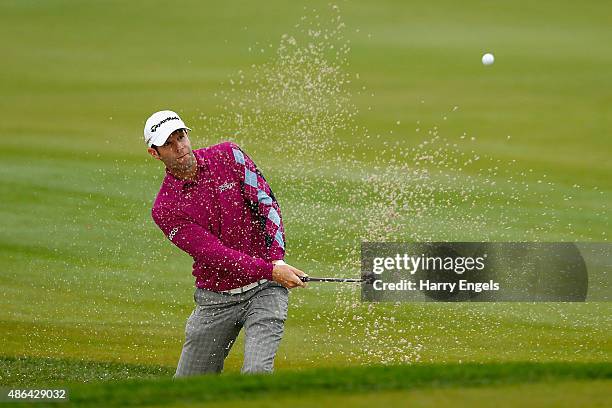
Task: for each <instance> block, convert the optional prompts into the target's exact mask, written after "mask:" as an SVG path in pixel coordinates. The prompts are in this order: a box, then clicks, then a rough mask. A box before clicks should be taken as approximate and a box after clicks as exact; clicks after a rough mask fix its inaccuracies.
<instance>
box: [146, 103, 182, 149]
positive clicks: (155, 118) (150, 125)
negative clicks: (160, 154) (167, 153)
mask: <svg viewBox="0 0 612 408" xmlns="http://www.w3.org/2000/svg"><path fill="white" fill-rule="evenodd" d="M177 129H187V130H191V129H189V128H188V127H187V126H186V125H185V122H183V121H182V120H181V118H180V117H179V115H178V114H177V113H176V112H173V111H170V110H163V111H159V112H155V113H154V114H152V115H151V116H150V117H149V119H147V121H146V122H145V126H144V139H145V142H146V144H147V146H149V147H151V146H153V145H155V146H161V145H163V144H164V143H166V140H168V137H170V135H171V134H172V132H174V131H175V130H177Z"/></svg>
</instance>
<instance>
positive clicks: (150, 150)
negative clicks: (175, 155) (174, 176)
mask: <svg viewBox="0 0 612 408" xmlns="http://www.w3.org/2000/svg"><path fill="white" fill-rule="evenodd" d="M147 152H149V154H150V155H151V156H153V157H154V158H155V159H157V160H161V158H160V157H159V153H157V150H155V149H154V148H152V147H149V148H148V149H147Z"/></svg>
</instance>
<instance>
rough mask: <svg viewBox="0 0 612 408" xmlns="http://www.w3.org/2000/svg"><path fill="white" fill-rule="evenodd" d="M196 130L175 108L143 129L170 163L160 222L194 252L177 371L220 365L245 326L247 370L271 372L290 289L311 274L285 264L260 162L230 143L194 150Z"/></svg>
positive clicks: (157, 208) (156, 207) (157, 154)
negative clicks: (192, 137)
mask: <svg viewBox="0 0 612 408" xmlns="http://www.w3.org/2000/svg"><path fill="white" fill-rule="evenodd" d="M190 130H191V129H189V128H188V127H187V126H185V123H183V121H182V120H181V119H180V117H179V116H178V115H177V114H176V113H175V112H172V111H168V110H165V111H160V112H156V113H154V114H153V115H151V117H149V118H148V119H147V121H146V123H145V127H144V138H145V142H146V143H147V146H148V152H149V154H150V155H151V156H153V157H154V158H155V159H158V160H161V161H162V162H163V163H164V165H165V167H166V175H165V177H164V180H163V182H162V185H161V188H160V190H159V193H158V194H157V198H156V199H155V202H154V204H153V209H152V216H153V220H154V221H155V223H156V224H157V225H158V226H159V228H160V229H161V230H162V231H163V232H164V234H165V235H166V236H167V237H168V239H169V240H170V241H172V243H173V244H174V245H176V246H177V247H179V248H180V249H182V250H183V251H185V252H187V253H188V254H189V255H191V256H192V257H193V275H194V276H195V278H196V279H195V286H196V291H195V294H194V300H195V303H196V305H195V309H194V310H193V312H192V313H191V316H190V317H189V319H188V320H187V325H186V329H185V337H186V338H185V343H184V345H183V350H182V352H181V356H180V359H179V362H178V367H177V369H176V374H175V377H183V376H188V375H197V374H203V373H218V372H220V371H221V370H222V369H223V362H224V360H225V358H226V357H227V355H228V353H229V351H230V348H231V347H232V344H233V343H234V341H235V339H236V337H237V336H238V333H239V332H240V330H241V328H242V327H244V329H245V345H244V364H243V366H242V372H243V373H259V372H271V371H272V370H273V366H274V356H275V354H276V351H277V349H278V346H279V343H280V340H281V338H282V335H283V330H284V323H285V319H286V318H287V304H288V294H289V291H288V290H287V289H291V288H295V287H298V286H301V287H303V286H305V283H304V282H302V280H301V279H300V277H302V279H305V277H306V275H305V274H304V272H302V271H300V270H299V269H297V268H294V267H292V266H290V265H287V264H286V263H284V262H283V258H284V255H285V231H284V227H283V221H282V217H281V211H280V207H279V205H278V202H277V201H276V198H275V197H274V194H273V193H272V190H271V189H270V186H269V185H268V183H267V182H266V179H265V178H264V176H263V174H261V172H260V171H259V170H258V169H257V167H256V166H255V164H254V163H253V161H252V160H251V159H250V158H249V156H247V155H246V154H245V153H244V151H242V149H241V148H240V147H239V146H238V145H236V144H235V143H231V142H224V143H220V144H217V145H214V146H210V147H207V148H203V149H198V150H191V144H190V142H189V131H190Z"/></svg>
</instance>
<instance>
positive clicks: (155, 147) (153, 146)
mask: <svg viewBox="0 0 612 408" xmlns="http://www.w3.org/2000/svg"><path fill="white" fill-rule="evenodd" d="M151 147H152V148H153V149H155V151H156V152H157V154H159V150H157V148H158V146H155V145H151Z"/></svg>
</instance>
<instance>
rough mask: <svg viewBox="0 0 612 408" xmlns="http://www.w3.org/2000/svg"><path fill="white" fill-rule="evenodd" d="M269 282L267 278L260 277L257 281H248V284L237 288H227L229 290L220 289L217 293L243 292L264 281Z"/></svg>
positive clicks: (236, 293) (235, 293)
mask: <svg viewBox="0 0 612 408" xmlns="http://www.w3.org/2000/svg"><path fill="white" fill-rule="evenodd" d="M266 282H269V281H268V280H267V279H260V280H258V281H257V282H253V283H249V284H248V285H244V286H241V287H239V288H234V289H229V290H222V291H219V293H224V294H226V295H238V294H240V293H244V292H246V291H248V290H251V289H254V288H256V287H258V286H260V285H263V284H264V283H266Z"/></svg>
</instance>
